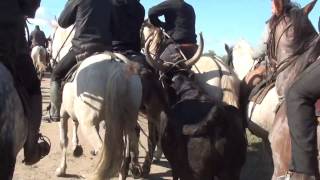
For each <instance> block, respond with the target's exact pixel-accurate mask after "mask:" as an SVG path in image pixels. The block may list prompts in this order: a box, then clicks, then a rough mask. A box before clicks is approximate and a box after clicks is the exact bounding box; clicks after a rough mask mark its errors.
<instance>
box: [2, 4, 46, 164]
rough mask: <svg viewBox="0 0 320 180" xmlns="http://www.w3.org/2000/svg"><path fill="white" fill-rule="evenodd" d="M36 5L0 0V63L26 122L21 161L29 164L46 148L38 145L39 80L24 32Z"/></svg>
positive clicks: (40, 144) (39, 120) (39, 115)
mask: <svg viewBox="0 0 320 180" xmlns="http://www.w3.org/2000/svg"><path fill="white" fill-rule="evenodd" d="M39 6H40V0H1V1H0V8H1V10H0V56H1V60H0V61H1V62H2V63H3V64H5V65H6V66H7V67H8V69H10V71H11V73H12V75H13V77H14V79H15V84H16V89H17V91H18V92H19V95H20V97H21V99H22V102H23V104H24V108H25V113H26V117H27V119H28V120H29V121H30V123H29V124H30V131H29V133H28V136H27V140H26V143H25V145H24V156H25V160H24V162H25V163H26V164H29V165H30V164H34V163H36V162H38V161H39V160H40V159H41V157H42V156H45V155H46V154H47V153H48V149H47V148H48V146H49V145H48V144H47V143H46V142H38V140H39V138H40V137H41V135H40V134H39V128H40V124H41V115H42V113H41V111H42V96H41V89H40V80H39V79H38V77H37V73H36V70H35V68H34V66H33V64H32V60H31V57H30V55H29V52H28V43H27V41H26V38H25V37H26V36H25V31H24V27H25V26H26V22H25V20H26V18H27V17H29V18H33V17H34V16H35V12H36V10H37V8H38V7H39ZM18 72H19V73H18ZM42 148H46V149H42ZM43 150H46V151H47V152H44V151H43Z"/></svg>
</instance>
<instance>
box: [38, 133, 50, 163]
mask: <svg viewBox="0 0 320 180" xmlns="http://www.w3.org/2000/svg"><path fill="white" fill-rule="evenodd" d="M38 145H39V148H40V159H42V158H44V157H45V156H47V155H48V154H49V152H50V150H51V141H50V139H49V138H48V137H47V136H44V135H42V134H41V133H39V142H38Z"/></svg>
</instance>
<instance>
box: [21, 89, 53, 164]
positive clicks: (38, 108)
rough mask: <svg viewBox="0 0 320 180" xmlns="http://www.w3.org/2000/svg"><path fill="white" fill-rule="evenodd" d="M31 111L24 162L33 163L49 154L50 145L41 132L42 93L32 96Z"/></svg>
mask: <svg viewBox="0 0 320 180" xmlns="http://www.w3.org/2000/svg"><path fill="white" fill-rule="evenodd" d="M30 106H31V107H30V112H29V113H28V118H29V119H28V121H29V131H28V136H27V140H26V143H25V145H24V156H25V159H24V162H25V164H27V165H32V164H35V163H37V162H38V161H40V159H42V158H43V157H44V156H46V155H48V154H49V151H50V145H49V143H48V142H46V141H45V140H44V138H43V137H42V135H41V134H40V133H39V130H40V124H41V116H42V97H41V94H40V95H39V94H37V95H32V96H30Z"/></svg>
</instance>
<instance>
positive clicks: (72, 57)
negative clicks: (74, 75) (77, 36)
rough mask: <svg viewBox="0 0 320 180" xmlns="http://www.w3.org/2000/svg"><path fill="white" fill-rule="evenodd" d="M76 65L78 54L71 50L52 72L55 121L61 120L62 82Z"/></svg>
mask: <svg viewBox="0 0 320 180" xmlns="http://www.w3.org/2000/svg"><path fill="white" fill-rule="evenodd" d="M75 64H77V60H76V53H75V52H74V51H73V50H70V51H69V52H68V54H66V55H65V56H64V57H63V59H62V60H61V61H60V62H59V63H58V64H57V66H56V67H55V68H54V70H53V72H52V75H51V87H50V102H51V109H50V115H51V119H52V120H54V121H58V120H59V118H60V106H61V101H62V100H61V99H62V95H61V93H62V91H61V90H60V88H61V81H62V79H63V78H64V77H65V75H66V74H67V73H68V71H69V70H70V69H71V68H72V67H73V66H74V65H75Z"/></svg>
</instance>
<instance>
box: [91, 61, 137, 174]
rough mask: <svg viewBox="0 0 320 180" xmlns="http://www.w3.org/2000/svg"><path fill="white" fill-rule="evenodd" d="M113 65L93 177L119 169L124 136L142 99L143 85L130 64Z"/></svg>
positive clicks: (114, 63)
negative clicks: (101, 141) (100, 143)
mask: <svg viewBox="0 0 320 180" xmlns="http://www.w3.org/2000/svg"><path fill="white" fill-rule="evenodd" d="M110 65H111V66H114V68H111V69H113V72H112V73H111V75H110V77H109V78H108V83H107V87H106V88H107V91H106V97H105V98H106V99H105V103H106V104H105V107H106V108H105V122H106V133H105V140H104V144H103V150H102V153H101V155H100V160H99V162H98V166H97V169H96V171H95V173H94V175H93V178H92V179H99V180H100V179H105V178H110V177H113V176H114V175H116V173H117V172H119V168H120V166H121V163H122V160H123V157H124V153H125V144H124V142H123V136H124V135H127V134H128V129H129V128H134V127H135V126H136V123H137V118H138V112H139V107H140V104H141V99H142V85H141V81H140V78H139V76H138V75H137V74H136V72H135V71H133V70H134V69H135V68H134V67H133V66H132V65H131V64H122V63H119V62H112V63H110Z"/></svg>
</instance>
